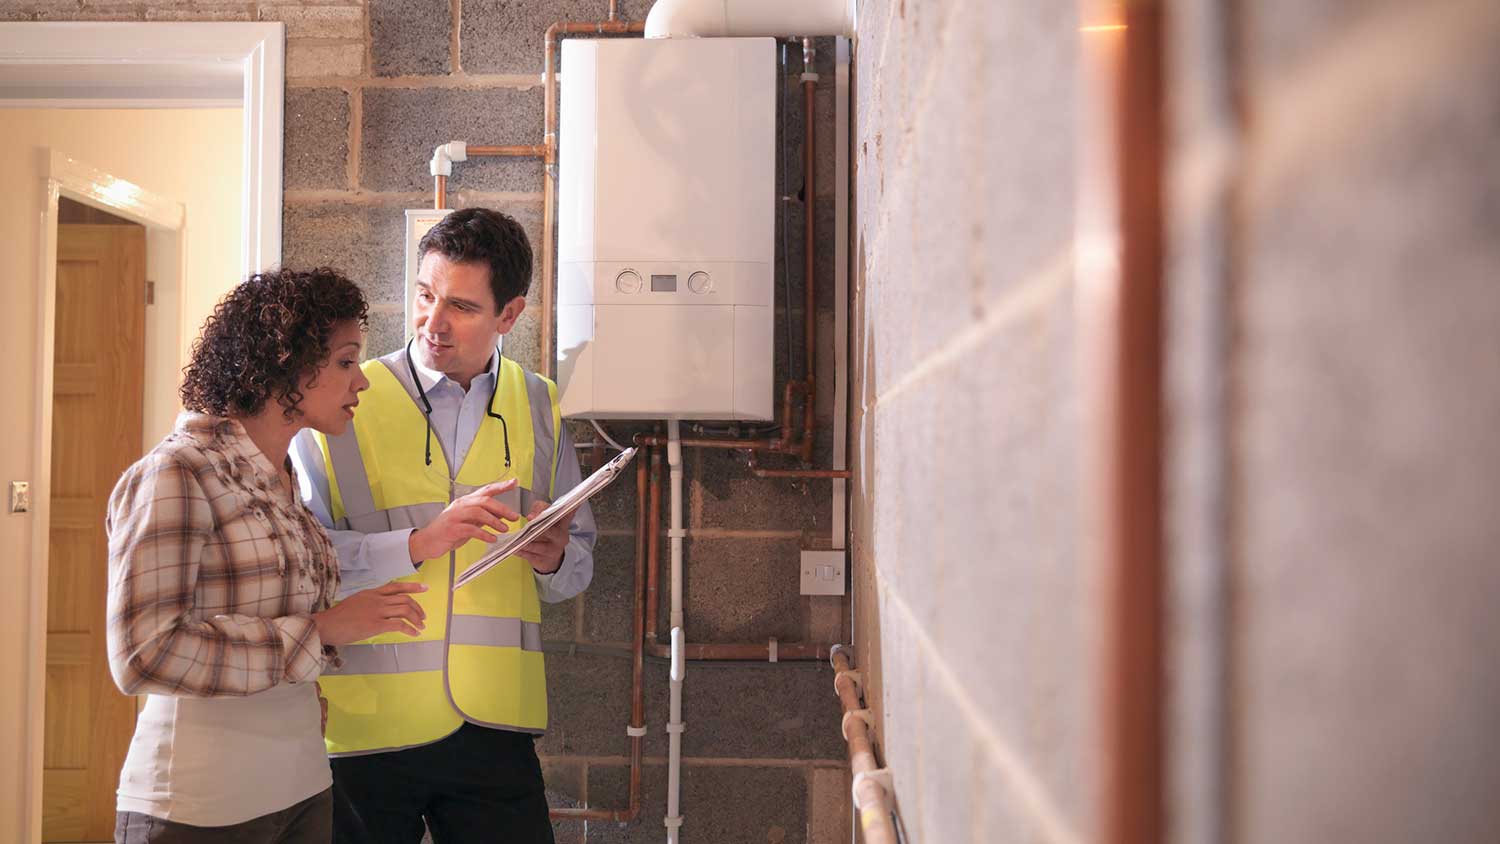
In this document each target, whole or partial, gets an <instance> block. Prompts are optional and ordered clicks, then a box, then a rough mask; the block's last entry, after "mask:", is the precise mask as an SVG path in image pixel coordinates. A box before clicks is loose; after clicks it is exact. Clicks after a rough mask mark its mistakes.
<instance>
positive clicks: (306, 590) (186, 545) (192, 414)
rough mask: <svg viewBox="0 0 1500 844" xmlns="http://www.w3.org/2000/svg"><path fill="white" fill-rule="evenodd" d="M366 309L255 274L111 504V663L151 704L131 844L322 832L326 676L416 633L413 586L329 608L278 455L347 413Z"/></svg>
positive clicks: (317, 557)
mask: <svg viewBox="0 0 1500 844" xmlns="http://www.w3.org/2000/svg"><path fill="white" fill-rule="evenodd" d="M365 318H366V304H365V299H364V295H363V294H362V293H360V290H359V288H358V287H356V286H355V285H354V283H353V282H351V281H349V280H348V279H347V278H345V277H343V276H342V275H339V274H338V273H337V272H335V271H333V270H329V269H318V270H312V271H308V272H298V271H294V270H279V271H276V272H265V273H260V274H257V275H254V276H251V277H250V278H249V279H248V280H247V281H245V282H244V283H242V284H240V285H239V286H238V287H236V288H235V289H234V290H233V291H231V292H230V293H229V294H228V295H227V296H225V297H224V299H223V300H222V301H220V302H219V304H218V306H217V307H216V308H215V309H214V312H213V315H212V316H210V317H209V318H208V321H207V322H206V323H205V324H204V326H203V333H202V336H200V337H199V338H198V341H197V342H196V343H195V344H194V345H193V352H192V360H191V362H190V363H189V365H188V367H187V369H186V370H185V377H184V380H183V384H182V391H181V392H182V403H183V405H184V407H186V408H187V412H185V413H183V414H182V415H181V416H180V417H178V420H177V426H176V430H174V431H173V432H172V433H171V434H169V435H168V436H167V437H166V439H164V440H162V442H161V443H160V444H159V445H158V446H156V448H154V449H152V450H151V452H150V453H149V454H147V455H146V456H145V457H143V458H141V460H140V461H138V462H137V463H136V464H135V465H133V466H131V467H130V469H128V470H127V471H126V472H125V474H124V476H123V477H121V478H120V482H119V484H118V485H117V486H116V487H115V490H114V493H113V494H112V495H111V496H110V501H109V515H108V519H107V523H106V528H107V530H108V533H109V598H108V604H109V616H108V647H109V665H110V671H111V673H112V674H113V676H114V680H115V683H116V684H117V685H118V686H119V687H120V690H121V691H123V692H124V693H125V694H128V695H145V696H146V703H145V706H144V708H143V709H142V710H141V713H140V716H139V718H138V719H137V721H136V730H135V736H134V738H133V740H132V741H131V745H130V751H129V754H128V755H127V757H126V760H125V765H124V768H123V769H122V770H121V772H120V788H119V792H118V803H117V810H118V813H117V815H116V825H115V841H116V842H120V844H138V842H163V844H167V843H169V842H199V841H234V842H267V844H269V842H298V843H299V844H300V842H314V841H317V842H327V841H328V840H329V838H330V836H331V823H332V820H331V818H332V815H331V812H332V800H331V797H330V792H329V786H330V785H331V782H332V780H331V778H330V775H329V767H328V760H327V757H326V756H325V753H324V748H323V739H322V736H321V732H322V730H321V726H320V722H321V716H320V706H319V695H318V692H317V690H316V680H317V679H318V676H319V673H320V672H321V671H322V670H323V668H324V666H325V665H327V664H328V663H329V662H330V661H333V660H336V659H337V655H336V652H335V651H334V646H336V645H340V644H346V643H349V642H354V641H358V640H360V639H364V638H366V637H369V636H372V635H375V634H377V633H384V632H392V631H400V632H405V633H408V634H410V635H416V631H418V630H420V629H421V628H422V627H423V615H422V610H421V609H420V607H418V605H417V603H416V602H415V601H413V600H412V599H411V597H410V596H409V595H407V594H404V593H408V592H414V591H420V590H421V588H422V587H420V586H418V585H417V584H409V583H392V584H387V585H385V586H382V587H379V588H377V589H370V590H366V591H364V592H359V593H356V594H355V595H352V596H350V597H349V598H347V599H346V600H344V601H343V602H341V603H339V604H338V605H337V606H334V605H333V603H332V602H333V599H334V596H335V593H336V592H337V589H338V583H339V574H338V558H337V557H336V556H335V554H334V550H333V547H332V545H330V544H329V541H328V538H327V536H326V535H325V534H324V532H323V529H322V527H321V526H320V525H319V524H318V521H317V519H316V518H315V517H314V516H313V515H312V513H310V512H309V511H308V510H307V509H306V508H305V507H304V506H303V505H302V503H301V499H300V497H299V495H298V483H297V478H296V475H295V474H294V473H293V471H292V465H291V462H290V461H289V460H288V459H287V450H288V447H289V444H290V443H291V440H292V437H293V435H295V434H296V433H297V432H298V431H299V430H301V429H302V428H307V427H311V428H315V429H317V430H319V431H323V432H325V433H328V434H337V433H339V432H341V431H343V430H344V428H345V426H347V425H348V424H349V420H350V419H352V418H353V417H354V407H355V405H357V404H358V403H359V393H360V392H361V391H362V390H364V389H366V388H367V387H368V386H369V382H368V381H367V380H365V377H364V375H363V374H362V373H361V372H360V368H359V350H360V341H361V336H362V330H363V327H364V324H365Z"/></svg>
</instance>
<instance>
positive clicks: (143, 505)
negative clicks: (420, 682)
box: [105, 413, 339, 697]
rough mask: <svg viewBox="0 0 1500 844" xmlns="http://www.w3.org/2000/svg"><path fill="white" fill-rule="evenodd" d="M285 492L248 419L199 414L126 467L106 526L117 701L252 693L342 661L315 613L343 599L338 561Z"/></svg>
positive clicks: (181, 420)
mask: <svg viewBox="0 0 1500 844" xmlns="http://www.w3.org/2000/svg"><path fill="white" fill-rule="evenodd" d="M288 470H289V471H290V464H288ZM282 483H283V482H282V480H281V479H280V477H279V476H278V473H277V472H276V470H275V468H274V467H273V466H272V464H271V462H270V460H268V459H267V458H266V456H265V455H264V454H262V453H261V452H260V450H259V449H258V448H257V447H256V446H255V443H254V442H252V441H251V440H250V438H249V436H248V435H247V434H246V433H245V429H244V428H243V427H242V426H241V425H240V424H239V423H238V422H236V421H234V420H232V419H225V418H221V417H215V416H204V415H202V414H193V413H184V414H182V415H181V416H179V417H178V419H177V429H176V430H175V431H173V432H172V433H171V434H169V435H168V436H167V438H166V439H164V440H162V442H161V444H160V445H158V446H157V447H156V448H154V449H152V450H151V452H150V453H149V454H147V455H146V456H145V457H143V458H141V459H140V460H139V461H138V462H136V464H135V465H133V466H131V467H130V468H129V469H128V470H126V472H125V474H124V475H123V476H122V477H121V478H120V482H119V484H117V485H116V486H115V490H114V493H113V494H112V495H110V499H109V515H108V517H107V519H106V522H105V529H106V531H107V532H108V534H109V609H108V647H109V667H110V672H111V673H112V674H113V675H114V680H115V683H116V685H118V686H119V687H120V690H121V691H123V692H125V693H126V694H131V695H138V694H148V693H149V694H165V695H177V696H189V697H224V696H244V695H252V694H255V693H256V692H261V691H265V690H266V689H269V688H271V687H273V686H276V685H278V684H280V683H305V682H311V681H314V680H316V679H317V678H318V675H319V674H320V673H321V671H322V669H323V666H324V663H325V661H326V660H330V659H336V657H335V656H334V652H333V649H332V648H329V647H324V646H323V645H322V642H321V640H320V639H319V638H318V632H317V628H316V626H315V625H314V624H313V620H312V613H314V612H318V611H320V610H323V609H326V608H327V607H328V606H329V604H330V603H331V601H332V600H333V597H334V595H335V593H336V592H337V589H338V580H339V575H338V560H337V557H335V556H334V551H333V546H332V545H331V544H330V543H329V541H328V537H327V535H326V534H325V533H324V532H323V528H322V526H321V525H319V524H318V522H317V519H315V518H314V517H313V515H312V513H310V512H309V511H308V510H307V508H306V507H304V506H303V505H302V503H301V502H300V500H297V499H296V497H295V495H294V494H293V493H290V492H289V491H288V490H286V489H285V488H284V487H283V486H282ZM296 487H297V483H296V479H295V476H293V482H292V488H293V490H295V489H296Z"/></svg>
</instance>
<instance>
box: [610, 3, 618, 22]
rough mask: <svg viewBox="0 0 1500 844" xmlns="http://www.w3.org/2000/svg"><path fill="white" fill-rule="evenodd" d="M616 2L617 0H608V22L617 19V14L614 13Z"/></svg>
mask: <svg viewBox="0 0 1500 844" xmlns="http://www.w3.org/2000/svg"><path fill="white" fill-rule="evenodd" d="M617 2H618V0H609V19H610V20H614V19H616V18H617V17H619V15H618V13H616V11H615V6H616V4H617Z"/></svg>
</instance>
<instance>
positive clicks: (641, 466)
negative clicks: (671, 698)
mask: <svg viewBox="0 0 1500 844" xmlns="http://www.w3.org/2000/svg"><path fill="white" fill-rule="evenodd" d="M646 486H647V483H646V461H645V460H644V459H642V460H637V461H636V462H635V500H636V508H635V639H634V643H633V644H634V647H633V648H632V653H631V664H630V682H631V686H630V691H631V700H630V726H632V727H634V728H636V729H640V728H642V727H644V726H646V684H645V681H644V679H643V676H642V675H643V667H644V664H645V649H646V508H645V506H644V502H645V500H646ZM644 740H645V737H644V736H631V737H630V814H631V816H632V817H634V816H635V815H636V814H637V813H639V812H640V810H641V751H642V747H641V745H642V742H643V741H644Z"/></svg>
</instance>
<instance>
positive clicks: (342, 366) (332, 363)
mask: <svg viewBox="0 0 1500 844" xmlns="http://www.w3.org/2000/svg"><path fill="white" fill-rule="evenodd" d="M361 339H362V338H361V332H360V330H359V323H358V322H356V321H355V320H352V319H350V320H345V321H343V322H340V323H338V324H337V325H335V326H334V329H333V334H332V335H331V336H330V337H329V338H328V348H329V352H328V357H327V358H325V359H324V360H323V362H322V363H320V364H318V368H317V369H315V370H314V371H313V372H312V374H310V375H308V376H307V377H306V378H303V379H302V383H301V384H299V385H298V389H299V390H301V392H302V401H301V402H299V403H298V404H297V407H298V409H300V410H301V411H302V419H301V422H302V424H303V425H305V426H307V427H309V428H315V429H317V430H319V431H322V432H323V433H325V434H329V435H338V434H342V433H343V432H344V428H346V427H348V425H349V420H351V419H353V418H354V407H355V405H357V404H359V394H360V393H362V392H364V391H365V390H367V389H369V387H370V379H368V378H366V377H365V374H364V372H362V371H360V368H359V344H360V340H361Z"/></svg>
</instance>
